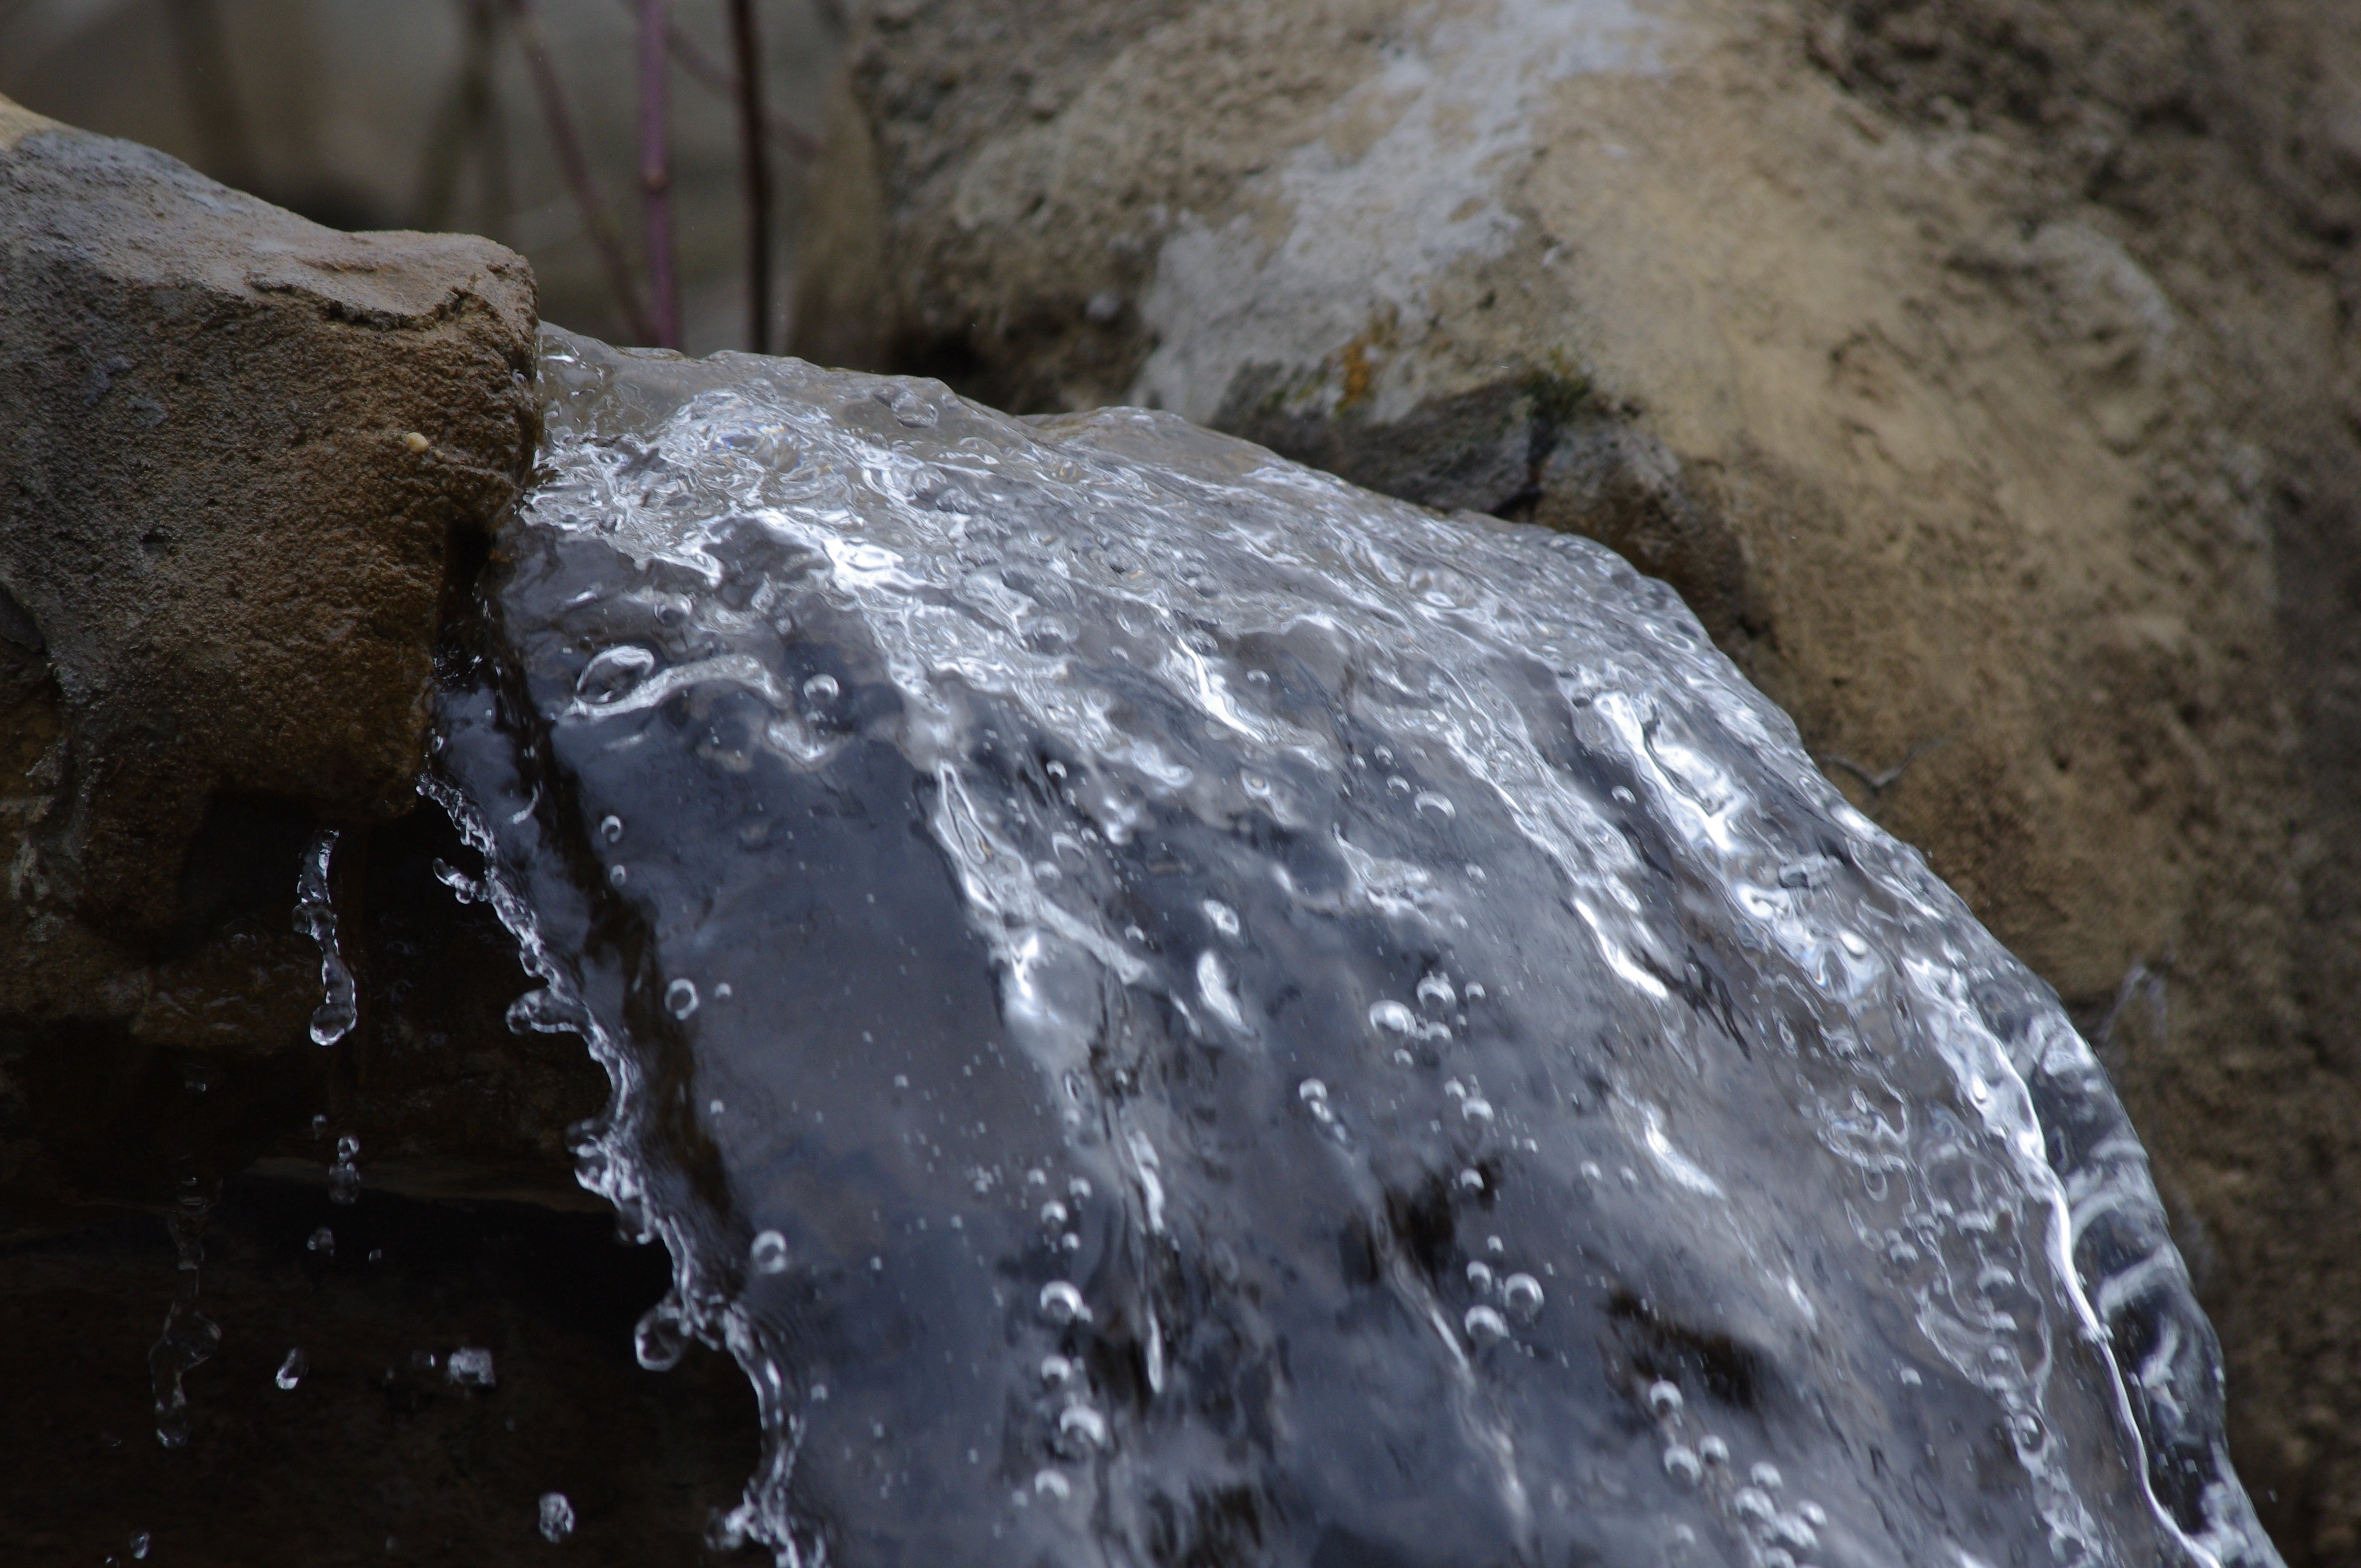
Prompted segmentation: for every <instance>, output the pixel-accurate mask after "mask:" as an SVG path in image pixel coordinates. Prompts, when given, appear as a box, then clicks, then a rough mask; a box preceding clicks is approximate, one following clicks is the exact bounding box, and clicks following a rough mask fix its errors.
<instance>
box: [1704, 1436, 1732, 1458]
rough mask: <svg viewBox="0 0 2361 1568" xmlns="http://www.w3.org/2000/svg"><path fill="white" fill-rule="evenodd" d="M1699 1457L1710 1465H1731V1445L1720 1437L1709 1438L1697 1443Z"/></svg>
mask: <svg viewBox="0 0 2361 1568" xmlns="http://www.w3.org/2000/svg"><path fill="white" fill-rule="evenodd" d="M1697 1457H1698V1458H1699V1459H1702V1460H1704V1461H1705V1462H1706V1463H1707V1464H1729V1463H1730V1444H1728V1443H1726V1442H1722V1441H1721V1439H1719V1438H1718V1437H1712V1436H1708V1437H1705V1438H1701V1439H1699V1440H1698V1442H1697Z"/></svg>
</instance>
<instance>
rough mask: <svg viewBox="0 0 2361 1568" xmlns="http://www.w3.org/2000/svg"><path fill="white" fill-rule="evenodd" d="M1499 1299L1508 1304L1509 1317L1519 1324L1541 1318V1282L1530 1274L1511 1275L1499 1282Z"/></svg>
mask: <svg viewBox="0 0 2361 1568" xmlns="http://www.w3.org/2000/svg"><path fill="white" fill-rule="evenodd" d="M1500 1298H1501V1299H1503V1300H1505V1301H1506V1302H1508V1304H1509V1316H1510V1317H1512V1318H1514V1319H1516V1320H1517V1321H1519V1322H1521V1323H1530V1322H1532V1321H1533V1320H1534V1319H1535V1318H1537V1317H1539V1316H1541V1310H1542V1282H1541V1281H1540V1280H1538V1279H1536V1278H1534V1277H1532V1275H1530V1274H1511V1275H1510V1276H1509V1277H1508V1278H1507V1279H1505V1280H1503V1281H1501V1284H1500Z"/></svg>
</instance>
